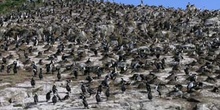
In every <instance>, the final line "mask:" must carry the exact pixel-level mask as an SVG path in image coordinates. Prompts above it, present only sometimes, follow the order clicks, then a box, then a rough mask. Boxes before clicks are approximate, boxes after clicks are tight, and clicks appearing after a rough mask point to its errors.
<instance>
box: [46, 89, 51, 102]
mask: <svg viewBox="0 0 220 110" xmlns="http://www.w3.org/2000/svg"><path fill="white" fill-rule="evenodd" d="M51 92H52V91H51V90H50V91H49V92H48V93H47V94H46V101H47V102H48V101H49V100H50V97H51Z"/></svg>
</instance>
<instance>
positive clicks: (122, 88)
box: [121, 83, 126, 93]
mask: <svg viewBox="0 0 220 110" xmlns="http://www.w3.org/2000/svg"><path fill="white" fill-rule="evenodd" d="M125 90H126V88H125V84H124V83H122V85H121V91H122V93H124V92H125Z"/></svg>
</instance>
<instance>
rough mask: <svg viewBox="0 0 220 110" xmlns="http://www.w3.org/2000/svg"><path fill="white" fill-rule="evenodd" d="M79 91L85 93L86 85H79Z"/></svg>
mask: <svg viewBox="0 0 220 110" xmlns="http://www.w3.org/2000/svg"><path fill="white" fill-rule="evenodd" d="M81 91H82V93H83V94H85V93H86V87H85V85H84V84H82V85H81Z"/></svg>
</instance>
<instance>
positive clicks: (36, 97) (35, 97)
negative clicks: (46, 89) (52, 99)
mask: <svg viewBox="0 0 220 110" xmlns="http://www.w3.org/2000/svg"><path fill="white" fill-rule="evenodd" d="M34 103H35V104H37V103H38V95H37V94H35V95H34Z"/></svg>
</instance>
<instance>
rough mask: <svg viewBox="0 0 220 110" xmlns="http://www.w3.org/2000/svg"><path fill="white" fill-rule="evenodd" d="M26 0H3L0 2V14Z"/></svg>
mask: <svg viewBox="0 0 220 110" xmlns="http://www.w3.org/2000/svg"><path fill="white" fill-rule="evenodd" d="M24 2H26V0H5V1H3V2H2V3H0V14H4V13H7V12H9V11H11V10H13V9H16V8H17V7H19V6H21V5H22V4H23V3H24Z"/></svg>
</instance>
